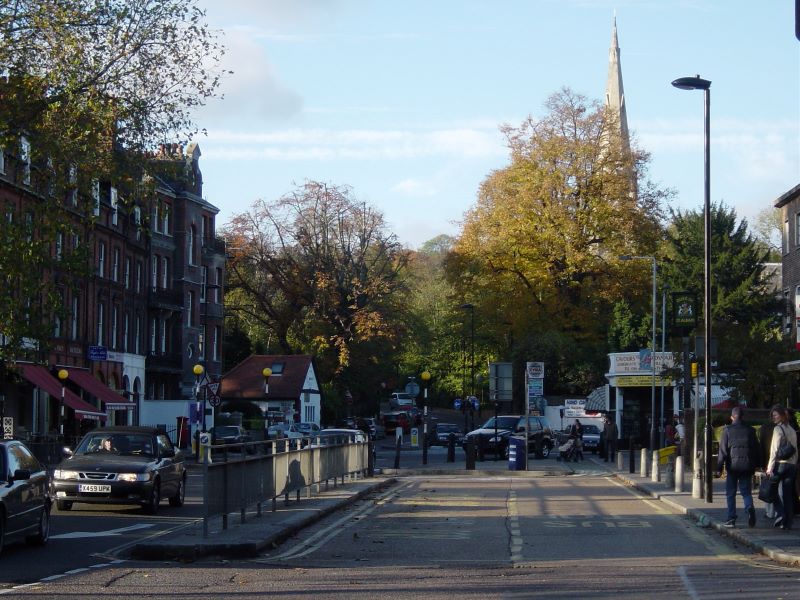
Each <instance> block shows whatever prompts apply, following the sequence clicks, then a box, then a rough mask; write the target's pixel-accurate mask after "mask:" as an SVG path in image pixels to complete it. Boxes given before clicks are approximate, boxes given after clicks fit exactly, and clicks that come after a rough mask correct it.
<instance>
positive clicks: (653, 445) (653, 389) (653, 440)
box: [619, 255, 657, 450]
mask: <svg viewBox="0 0 800 600" xmlns="http://www.w3.org/2000/svg"><path fill="white" fill-rule="evenodd" d="M619 258H620V260H651V261H653V344H652V346H651V347H652V348H653V352H652V355H651V357H650V368H651V370H652V372H653V382H652V385H651V390H650V450H655V449H656V311H657V309H656V257H655V256H628V255H625V256H620V257H619Z"/></svg>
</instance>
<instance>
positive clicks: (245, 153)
mask: <svg viewBox="0 0 800 600" xmlns="http://www.w3.org/2000/svg"><path fill="white" fill-rule="evenodd" d="M203 154H204V156H206V157H208V158H215V159H227V160H242V159H264V158H269V159H273V160H332V159H344V158H355V159H362V160H369V159H374V160H383V159H400V158H406V159H411V158H425V157H432V156H446V157H463V158H482V157H497V156H504V155H505V154H506V147H505V143H504V140H503V139H502V136H501V134H500V133H499V132H497V131H483V130H476V129H441V130H433V131H407V130H375V129H349V130H341V131H339V130H330V129H287V130H283V131H276V132H260V133H242V132H238V131H231V130H227V131H212V132H209V136H208V138H207V139H206V141H205V142H204V144H203Z"/></svg>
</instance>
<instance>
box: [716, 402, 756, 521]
mask: <svg viewBox="0 0 800 600" xmlns="http://www.w3.org/2000/svg"><path fill="white" fill-rule="evenodd" d="M743 418H744V409H743V408H742V407H741V406H734V407H733V410H731V424H730V425H728V426H726V427H725V429H723V430H722V438H721V439H720V441H719V453H718V454H717V477H719V476H721V475H722V468H723V467H725V472H726V473H727V477H726V479H725V497H726V499H727V501H728V520H727V521H725V527H728V528H733V527H736V490H737V489H738V490H739V493H740V494H741V495H742V500H743V501H744V510H745V512H746V513H747V525H748V526H750V527H754V526H755V524H756V509H755V507H754V506H753V494H752V492H751V491H750V490H751V488H752V482H753V473H755V471H756V469H757V468H758V467H759V465H760V461H761V459H760V449H759V447H758V438H757V437H756V430H755V429H753V428H752V427H750V426H749V425H745V424H744V422H743Z"/></svg>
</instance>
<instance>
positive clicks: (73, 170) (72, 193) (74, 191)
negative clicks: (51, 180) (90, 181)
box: [67, 165, 78, 206]
mask: <svg viewBox="0 0 800 600" xmlns="http://www.w3.org/2000/svg"><path fill="white" fill-rule="evenodd" d="M67 199H68V200H69V203H70V204H72V206H78V167H76V166H75V165H70V166H69V190H68V191H67Z"/></svg>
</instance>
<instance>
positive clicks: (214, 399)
mask: <svg viewBox="0 0 800 600" xmlns="http://www.w3.org/2000/svg"><path fill="white" fill-rule="evenodd" d="M221 402H222V398H220V397H219V396H217V395H216V394H213V395H211V396H209V397H208V403H209V404H210V405H211V406H213V407H215V408H216V407H217V406H219V405H220V403H221Z"/></svg>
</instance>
